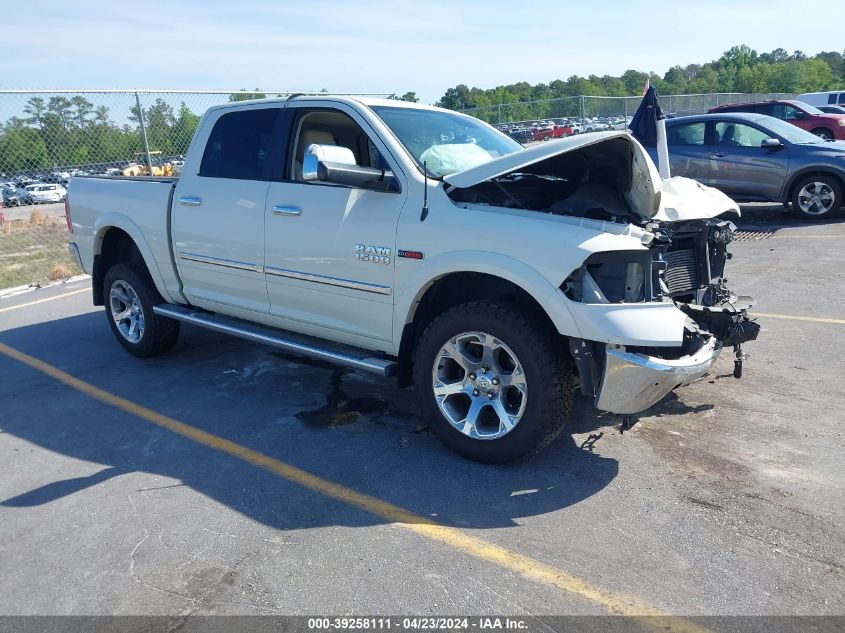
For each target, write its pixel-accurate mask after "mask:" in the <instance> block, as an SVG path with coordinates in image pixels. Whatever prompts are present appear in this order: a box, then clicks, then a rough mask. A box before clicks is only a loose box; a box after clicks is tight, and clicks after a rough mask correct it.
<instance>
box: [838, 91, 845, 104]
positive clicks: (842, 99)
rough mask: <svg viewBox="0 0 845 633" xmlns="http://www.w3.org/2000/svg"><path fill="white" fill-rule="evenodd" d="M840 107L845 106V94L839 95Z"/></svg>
mask: <svg viewBox="0 0 845 633" xmlns="http://www.w3.org/2000/svg"><path fill="white" fill-rule="evenodd" d="M839 105H845V92H840V93H839Z"/></svg>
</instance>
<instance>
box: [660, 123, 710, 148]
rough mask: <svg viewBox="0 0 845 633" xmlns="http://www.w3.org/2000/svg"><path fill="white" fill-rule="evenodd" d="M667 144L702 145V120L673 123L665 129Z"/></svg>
mask: <svg viewBox="0 0 845 633" xmlns="http://www.w3.org/2000/svg"><path fill="white" fill-rule="evenodd" d="M666 139H667V141H668V143H669V145H704V122H701V123H684V124H682V125H673V126H671V127H670V128H669V129H668V130H667V131H666Z"/></svg>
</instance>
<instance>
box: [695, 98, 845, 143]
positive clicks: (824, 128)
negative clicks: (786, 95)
mask: <svg viewBox="0 0 845 633" xmlns="http://www.w3.org/2000/svg"><path fill="white" fill-rule="evenodd" d="M719 112H752V113H754V114H767V115H769V116H773V117H775V118H776V119H781V120H782V121H787V122H788V123H792V124H793V125H797V126H798V127H800V128H802V129H804V130H807V131H808V132H812V133H813V134H815V135H816V136H820V137H821V138H823V139H825V140H829V139H837V140H840V141H843V140H845V114H825V113H824V112H822V111H821V110H819V109H818V108H816V107H814V106H811V105H810V104H808V103H804V102H803V101H791V100H782V101H758V102H756V103H734V104H731V105H723V106H719V107H718V108H713V109H711V110H708V111H707V113H708V114H714V113H719Z"/></svg>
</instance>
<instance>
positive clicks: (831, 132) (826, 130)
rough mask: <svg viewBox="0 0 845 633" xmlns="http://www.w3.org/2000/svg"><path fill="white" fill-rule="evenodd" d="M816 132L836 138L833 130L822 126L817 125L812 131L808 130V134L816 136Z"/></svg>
mask: <svg viewBox="0 0 845 633" xmlns="http://www.w3.org/2000/svg"><path fill="white" fill-rule="evenodd" d="M817 132H827V133H829V134H830V138H836V136H835V135H834V133H833V130H832V129H830V128H829V127H826V126H824V125H817V126H816V127H814V128H813V129H812V130H810V134H816V133H817Z"/></svg>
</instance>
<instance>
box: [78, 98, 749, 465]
mask: <svg viewBox="0 0 845 633" xmlns="http://www.w3.org/2000/svg"><path fill="white" fill-rule="evenodd" d="M728 212H737V213H738V208H737V206H736V204H735V203H734V202H733V201H732V200H730V199H729V198H727V197H726V196H724V195H723V194H721V193H719V192H717V191H716V190H713V189H709V188H707V187H704V186H702V185H699V184H698V183H696V182H694V181H691V180H685V179H680V178H675V179H669V180H665V181H661V179H660V176H659V175H658V173H657V170H656V168H655V166H654V164H653V163H652V161H651V159H650V158H649V157H648V155H647V154H646V152H645V151H644V150H643V148H642V147H641V146H640V145H639V144H638V143H637V142H636V140H634V139H633V138H632V137H631V136H629V135H628V134H627V133H626V132H606V133H596V134H589V135H579V136H576V137H570V138H566V139H562V140H556V141H550V142H548V143H541V144H538V145H536V146H534V147H530V148H523V147H522V146H520V145H519V144H518V143H516V142H514V141H513V140H512V139H510V138H508V137H507V136H505V135H504V134H502V133H500V132H498V131H497V130H495V129H493V128H492V127H490V126H488V125H487V124H485V123H482V122H480V121H478V120H476V119H474V118H471V117H469V116H465V115H462V114H458V113H455V112H451V111H448V110H443V109H439V108H435V107H427V106H421V105H417V104H410V103H404V102H401V101H391V100H377V99H364V98H361V99H358V98H343V97H329V96H321V97H310V96H294V97H290V98H286V99H268V100H258V101H249V102H240V103H235V104H228V105H222V106H218V107H214V108H211V109H210V110H209V111H208V112H206V114H205V115H204V116H203V118H202V121H201V122H200V124H199V127H198V129H197V132H196V134H195V136H194V139H193V142H192V144H191V148H190V151H189V153H188V156H187V158H186V160H185V164H184V167H183V170H182V175H181V177H179V178H178V179H177V178H121V177H117V178H114V177H95V176H92V177H78V178H74V179H73V180H72V181H71V184H70V188H69V193H68V224H69V225H70V226H71V245H70V248H71V251H72V253H74V254H75V255H76V256H77V257H78V258H79V260H80V263H81V265H82V267H83V268H84V269H85V270H86V271H88V272H89V273H90V274H91V275H92V277H93V288H94V290H93V292H94V303H95V304H96V305H105V309H106V316H107V319H108V323H109V325H110V326H111V328H112V330H113V332H114V334H115V336H116V338H117V340H118V341H119V342H120V344H121V345H122V346H123V347H124V348H126V350H127V351H129V352H130V353H131V354H134V355H136V356H151V355H154V354H160V353H162V352H165V351H167V350H169V349H170V348H171V347H172V346H173V345H174V343H175V342H176V339H177V337H178V334H179V326H180V322H186V323H191V324H195V325H199V326H202V327H206V328H211V329H214V330H218V331H222V332H227V333H229V334H232V335H235V336H241V337H244V338H246V339H250V340H253V341H259V342H262V343H265V344H268V345H272V346H276V347H278V348H281V349H284V350H287V351H288V352H291V353H293V354H296V355H304V356H311V357H316V358H320V359H324V360H329V361H332V362H335V363H338V364H340V365H345V366H348V367H352V368H357V369H361V370H367V371H372V372H376V373H378V374H381V375H383V376H395V377H396V378H397V381H398V384H399V386H400V387H406V386H410V385H413V386H414V390H415V392H416V394H417V396H418V398H419V405H420V408H421V411H422V412H423V414H424V415H425V417H426V418H427V419H428V421H429V423H430V425H431V428H432V429H433V430H434V431H435V432H436V433H437V435H438V436H439V437H440V438H441V439H442V440H443V442H445V443H446V444H447V445H448V446H449V447H450V448H452V449H453V450H455V451H457V452H458V453H460V454H462V455H464V456H466V457H469V458H472V459H477V460H481V461H486V462H504V461H508V460H513V459H516V458H519V457H522V456H524V455H526V454H529V453H532V452H535V451H537V450H539V449H541V448H542V447H544V446H545V445H547V444H548V443H549V442H551V441H552V439H553V438H554V437H555V436H556V435H557V434H558V432H559V431H560V430H561V428H562V426H563V425H564V423H565V422H566V420H567V418H568V416H569V414H570V411H571V408H572V404H573V399H574V397H575V393H576V391H577V389H578V387H579V386H580V391H581V393H582V394H584V395H585V396H588V397H590V398H592V399H593V401H594V404H595V406H596V407H598V408H599V409H601V410H604V411H609V412H615V413H620V414H624V415H627V414H633V413H637V412H639V411H642V410H644V409H646V408H648V407H650V406H651V405H653V404H655V403H656V402H657V401H659V400H660V399H661V398H663V397H664V396H665V395H666V394H667V393H668V392H670V391H671V390H672V389H674V388H676V387H677V386H679V385H684V384H687V383H689V382H691V381H693V380H695V379H697V378H699V377H701V376H703V375H704V374H705V373H706V372H707V371H708V369H709V368H710V366H711V365H712V363H713V362H714V360H715V359H716V357H717V356H718V354H719V351H720V350H721V348H722V347H723V346H726V345H733V346H734V348H735V351H736V353H737V369H738V370H741V361H742V352H741V349H740V346H741V344H742V343H743V342H745V341H747V340H751V339H753V338H755V337H756V335H757V332H758V329H759V328H758V327H757V325H756V324H755V323H754V322H753V321H750V320H749V319H748V317H747V314H746V310H747V308H748V307H749V306H750V305H751V301H750V300H748V299H747V298H743V297H737V296H736V295H733V294H732V293H731V292H730V291H729V290H728V289H727V288H726V286H725V279H724V277H723V269H724V265H725V261H726V260H727V259H728V258H729V257H730V255H729V254H728V253H727V250H726V246H727V244H728V242H730V240H731V239H732V236H733V231H734V227H733V225H732V224H731V223H730V222H729V221H727V220H724V219H719V218H717V217H716V216H718V215H721V214H723V213H728ZM736 373H740V372H739V371H737V372H736Z"/></svg>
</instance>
